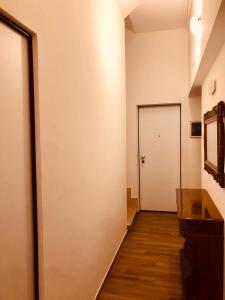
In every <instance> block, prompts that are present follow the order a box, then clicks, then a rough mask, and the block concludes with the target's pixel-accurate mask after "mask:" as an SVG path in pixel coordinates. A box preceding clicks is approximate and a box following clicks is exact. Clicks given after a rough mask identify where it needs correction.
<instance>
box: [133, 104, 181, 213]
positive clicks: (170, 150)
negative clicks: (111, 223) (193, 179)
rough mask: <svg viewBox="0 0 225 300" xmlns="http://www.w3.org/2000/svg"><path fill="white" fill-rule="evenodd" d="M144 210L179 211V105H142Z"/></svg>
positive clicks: (141, 180)
mask: <svg viewBox="0 0 225 300" xmlns="http://www.w3.org/2000/svg"><path fill="white" fill-rule="evenodd" d="M139 153H140V204H141V209H142V210H153V211H176V188H179V187H180V106H178V105H177V106H152V107H143V108H139Z"/></svg>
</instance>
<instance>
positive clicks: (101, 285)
mask: <svg viewBox="0 0 225 300" xmlns="http://www.w3.org/2000/svg"><path fill="white" fill-rule="evenodd" d="M127 232H128V230H126V231H125V233H124V235H123V237H122V240H121V241H120V243H119V246H118V247H117V249H116V252H115V254H114V256H113V258H112V261H111V263H110V264H109V267H108V270H107V271H106V274H105V276H104V277H103V280H102V282H101V284H100V287H99V289H98V291H97V293H96V296H95V298H94V300H98V296H99V295H100V292H101V290H102V288H103V286H104V283H105V281H106V279H107V278H108V276H109V273H110V270H111V269H112V266H113V264H114V261H115V259H116V257H117V255H118V252H119V250H120V248H121V246H122V244H123V241H124V239H125V237H126V235H127Z"/></svg>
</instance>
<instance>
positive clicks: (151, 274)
mask: <svg viewBox="0 0 225 300" xmlns="http://www.w3.org/2000/svg"><path fill="white" fill-rule="evenodd" d="M181 245H182V240H181V238H180V237H179V228H178V221H177V216H176V214H172V213H151V212H140V213H139V214H137V216H136V218H135V220H134V222H133V225H132V227H131V228H130V229H129V231H128V233H127V236H126V238H125V240H124V242H123V244H122V246H121V248H120V250H119V252H118V255H117V257H116V259H115V262H114V264H113V266H112V268H111V271H110V273H109V275H108V277H107V279H106V282H105V284H104V286H103V288H102V290H101V293H100V295H99V297H98V300H115V299H116V300H128V299H129V300H178V299H179V300H180V299H181V282H180V269H179V268H180V267H179V249H180V248H181Z"/></svg>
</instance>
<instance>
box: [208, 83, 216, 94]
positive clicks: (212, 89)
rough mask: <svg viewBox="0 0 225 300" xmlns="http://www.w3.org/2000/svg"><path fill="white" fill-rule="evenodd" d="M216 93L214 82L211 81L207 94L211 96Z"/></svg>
mask: <svg viewBox="0 0 225 300" xmlns="http://www.w3.org/2000/svg"><path fill="white" fill-rule="evenodd" d="M215 92H216V80H211V81H210V85H209V94H210V95H213V94H215Z"/></svg>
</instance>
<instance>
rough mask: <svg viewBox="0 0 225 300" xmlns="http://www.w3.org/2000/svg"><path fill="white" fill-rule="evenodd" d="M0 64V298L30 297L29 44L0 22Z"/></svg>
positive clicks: (25, 299)
mask: <svg viewBox="0 0 225 300" xmlns="http://www.w3.org/2000/svg"><path fill="white" fill-rule="evenodd" d="M0 66H1V67H0V137H1V138H0V141H1V142H0V237H1V239H0V282H1V284H0V300H33V299H34V266H33V227H32V178H31V147H30V121H29V118H30V117H29V78H28V75H29V74H28V44H27V40H26V38H25V37H23V36H21V35H20V34H18V33H17V32H15V31H14V30H12V29H10V28H9V27H7V26H6V25H5V24H3V23H2V22H0Z"/></svg>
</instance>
